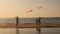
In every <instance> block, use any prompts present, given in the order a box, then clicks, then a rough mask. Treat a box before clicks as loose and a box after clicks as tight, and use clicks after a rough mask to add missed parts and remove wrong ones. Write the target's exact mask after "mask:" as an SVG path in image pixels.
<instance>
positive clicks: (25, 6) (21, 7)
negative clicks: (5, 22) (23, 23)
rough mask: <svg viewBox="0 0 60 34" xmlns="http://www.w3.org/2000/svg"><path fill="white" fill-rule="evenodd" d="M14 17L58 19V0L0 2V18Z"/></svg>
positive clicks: (59, 13) (2, 0)
mask: <svg viewBox="0 0 60 34" xmlns="http://www.w3.org/2000/svg"><path fill="white" fill-rule="evenodd" d="M38 7H42V8H40V9H38ZM29 10H32V12H26V11H29ZM15 16H19V17H60V0H0V18H9V17H15Z"/></svg>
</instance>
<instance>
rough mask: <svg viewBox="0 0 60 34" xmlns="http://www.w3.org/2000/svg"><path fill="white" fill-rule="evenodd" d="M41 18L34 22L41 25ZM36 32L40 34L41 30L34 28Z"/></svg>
mask: <svg viewBox="0 0 60 34" xmlns="http://www.w3.org/2000/svg"><path fill="white" fill-rule="evenodd" d="M40 20H41V18H40V17H39V18H38V19H37V20H36V24H41V21H40ZM36 30H37V32H38V34H40V32H41V28H36Z"/></svg>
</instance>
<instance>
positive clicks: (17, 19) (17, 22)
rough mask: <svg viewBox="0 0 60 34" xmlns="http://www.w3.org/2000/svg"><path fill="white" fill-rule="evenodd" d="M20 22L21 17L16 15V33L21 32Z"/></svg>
mask: <svg viewBox="0 0 60 34" xmlns="http://www.w3.org/2000/svg"><path fill="white" fill-rule="evenodd" d="M18 24H19V18H18V16H17V17H16V34H19V27H18Z"/></svg>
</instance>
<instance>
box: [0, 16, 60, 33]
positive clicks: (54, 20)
mask: <svg viewBox="0 0 60 34" xmlns="http://www.w3.org/2000/svg"><path fill="white" fill-rule="evenodd" d="M36 19H37V18H19V23H36ZM40 21H41V23H42V24H60V18H59V17H58V18H57V17H55V18H41V19H40ZM15 23H16V19H15V18H0V24H15ZM0 34H16V28H0ZM19 34H38V32H37V31H36V28H19ZM40 34H60V28H41V32H40Z"/></svg>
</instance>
